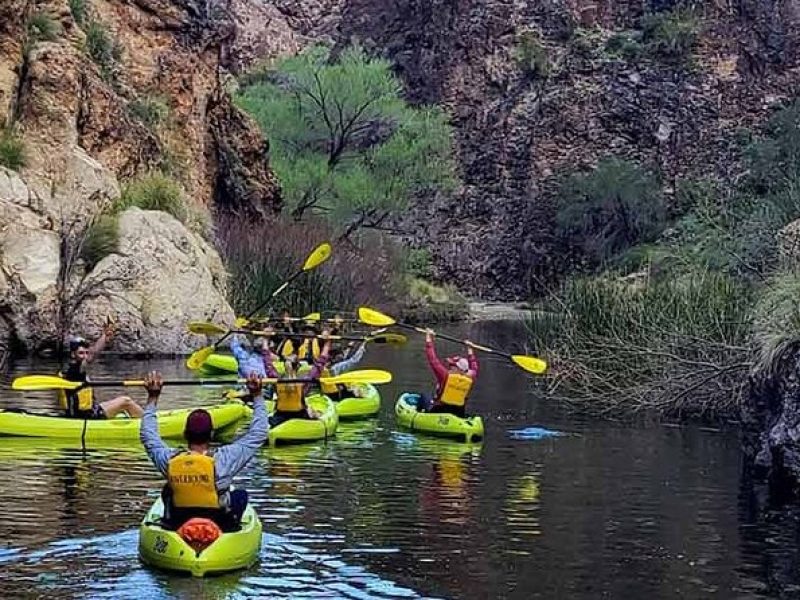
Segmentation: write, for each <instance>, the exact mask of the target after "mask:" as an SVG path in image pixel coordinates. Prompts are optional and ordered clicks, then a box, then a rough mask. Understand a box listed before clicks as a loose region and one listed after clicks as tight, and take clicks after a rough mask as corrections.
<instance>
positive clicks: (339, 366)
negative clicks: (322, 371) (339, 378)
mask: <svg viewBox="0 0 800 600" xmlns="http://www.w3.org/2000/svg"><path fill="white" fill-rule="evenodd" d="M366 348H367V343H366V342H361V344H360V345H359V346H358V348H356V350H355V352H353V353H352V354H351V355H350V356H348V357H347V358H346V359H344V360H340V361H339V362H338V363H336V364H335V365H332V366H331V368H330V371H331V375H333V376H334V377H335V376H336V375H341V374H342V373H347V371H351V370H352V369H353V367H355V366H356V365H358V363H360V362H361V359H363V358H364V352H366Z"/></svg>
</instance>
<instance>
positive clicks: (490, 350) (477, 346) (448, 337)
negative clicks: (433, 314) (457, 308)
mask: <svg viewBox="0 0 800 600" xmlns="http://www.w3.org/2000/svg"><path fill="white" fill-rule="evenodd" d="M395 325H397V326H398V327H403V328H405V329H410V330H412V331H417V332H419V333H428V330H427V329H423V328H422V327H416V326H415V325H409V324H408V323H397V322H395ZM434 335H435V336H436V337H438V338H442V339H443V340H449V341H451V342H455V343H457V344H465V345H468V346H471V347H473V348H475V349H476V350H483V351H484V352H488V353H489V354H497V355H499V356H505V357H506V358H511V357H512V355H511V354H509V353H507V352H501V351H500V350H495V349H494V348H488V347H486V346H481V345H480V344H476V343H475V342H470V343H469V344H467V340H460V339H458V338H457V337H453V336H451V335H447V334H445V333H435V334H434Z"/></svg>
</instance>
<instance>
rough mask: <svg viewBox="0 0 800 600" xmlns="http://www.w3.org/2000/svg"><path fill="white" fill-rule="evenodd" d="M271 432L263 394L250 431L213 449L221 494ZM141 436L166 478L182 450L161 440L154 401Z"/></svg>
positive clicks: (255, 404) (255, 403) (256, 402)
mask: <svg viewBox="0 0 800 600" xmlns="http://www.w3.org/2000/svg"><path fill="white" fill-rule="evenodd" d="M268 433H269V421H268V420H267V408H266V406H265V404H264V398H263V395H259V396H258V397H257V398H255V399H254V400H253V420H252V421H251V422H250V428H249V429H248V430H247V433H245V434H244V435H243V436H242V437H240V438H239V439H237V440H236V441H235V442H233V443H231V444H226V445H225V446H221V447H220V448H217V449H216V450H215V451H214V454H213V456H214V482H215V484H216V487H217V491H218V492H219V493H220V494H226V493H227V491H228V489H229V488H230V487H231V484H232V483H233V477H234V476H235V475H236V474H237V473H238V472H239V471H241V470H242V469H243V468H244V466H245V465H246V464H247V463H248V461H249V460H250V459H251V458H253V456H255V454H256V452H258V449H259V448H261V446H262V445H263V444H264V442H265V441H266V439H267V434H268ZM139 439H140V440H141V442H142V445H143V446H144V449H145V450H146V451H147V456H149V457H150V460H151V461H153V464H154V465H155V466H156V468H157V469H158V470H159V471H160V472H161V474H162V475H163V476H164V477H167V469H168V468H169V461H170V459H171V458H172V457H173V456H175V455H176V454H180V453H181V452H183V450H179V449H177V448H170V447H169V446H167V445H166V444H165V443H164V440H162V439H161V436H160V435H159V433H158V420H157V418H156V406H155V404H148V405H147V408H145V410H144V416H142V425H141V429H140V431H139ZM223 503H224V502H223Z"/></svg>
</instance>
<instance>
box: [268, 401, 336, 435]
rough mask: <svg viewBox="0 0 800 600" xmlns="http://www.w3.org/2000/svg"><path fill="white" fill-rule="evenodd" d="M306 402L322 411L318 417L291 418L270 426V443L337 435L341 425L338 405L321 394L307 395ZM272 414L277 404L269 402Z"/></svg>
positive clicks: (319, 411)
mask: <svg viewBox="0 0 800 600" xmlns="http://www.w3.org/2000/svg"><path fill="white" fill-rule="evenodd" d="M306 403H307V404H308V405H309V406H310V407H311V408H313V409H314V410H316V411H317V412H318V413H321V416H320V417H319V418H318V419H289V420H288V421H284V422H283V423H281V424H280V425H278V426H277V427H270V428H269V445H270V446H277V445H278V444H298V443H302V442H314V441H317V440H324V439H327V438H329V437H333V436H334V435H336V429H337V428H338V427H339V415H338V414H337V413H336V406H335V404H334V402H333V400H331V399H330V398H328V397H327V396H322V395H320V394H314V395H310V396H308V397H306ZM267 407H268V409H269V412H270V414H272V413H273V412H274V410H275V404H274V403H273V402H272V401H270V402H268V403H267Z"/></svg>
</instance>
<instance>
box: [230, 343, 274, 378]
mask: <svg viewBox="0 0 800 600" xmlns="http://www.w3.org/2000/svg"><path fill="white" fill-rule="evenodd" d="M231 351H232V352H233V356H234V358H236V365H237V366H238V368H239V377H247V376H248V375H250V373H255V374H256V375H258V376H259V377H262V378H263V377H266V376H267V372H266V370H265V369H264V357H263V356H262V355H261V353H260V352H248V351H247V350H245V349H244V348H243V347H242V343H241V342H240V341H239V337H238V336H234V337H233V339H232V340H231Z"/></svg>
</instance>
